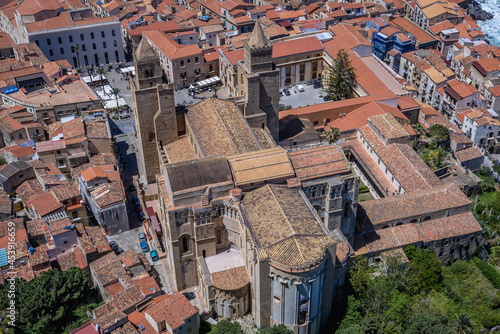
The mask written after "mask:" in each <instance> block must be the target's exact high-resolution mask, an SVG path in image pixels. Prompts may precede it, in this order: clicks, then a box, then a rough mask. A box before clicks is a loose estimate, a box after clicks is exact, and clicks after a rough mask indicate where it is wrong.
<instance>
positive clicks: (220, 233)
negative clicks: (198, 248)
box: [216, 230, 222, 245]
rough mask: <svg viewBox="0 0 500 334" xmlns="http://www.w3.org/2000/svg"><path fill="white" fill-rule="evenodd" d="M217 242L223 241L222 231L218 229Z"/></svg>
mask: <svg viewBox="0 0 500 334" xmlns="http://www.w3.org/2000/svg"><path fill="white" fill-rule="evenodd" d="M216 234H217V244H218V245H220V244H221V243H222V232H221V230H217V232H216Z"/></svg>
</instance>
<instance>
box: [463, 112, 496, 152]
mask: <svg viewBox="0 0 500 334" xmlns="http://www.w3.org/2000/svg"><path fill="white" fill-rule="evenodd" d="M462 131H464V132H465V134H466V135H467V137H469V138H470V139H471V140H472V141H473V143H474V146H475V147H478V148H480V149H482V150H484V151H487V152H488V153H494V154H497V153H499V152H500V121H499V120H498V119H495V118H492V117H490V116H485V115H483V113H482V112H481V111H479V110H476V111H474V112H471V113H468V114H466V115H465V117H464V122H463V124H462Z"/></svg>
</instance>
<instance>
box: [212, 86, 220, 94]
mask: <svg viewBox="0 0 500 334" xmlns="http://www.w3.org/2000/svg"><path fill="white" fill-rule="evenodd" d="M219 89H220V86H219V85H215V86H212V90H213V91H214V97H217V92H218V91H219Z"/></svg>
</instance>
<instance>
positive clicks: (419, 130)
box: [411, 123, 427, 141]
mask: <svg viewBox="0 0 500 334" xmlns="http://www.w3.org/2000/svg"><path fill="white" fill-rule="evenodd" d="M411 127H412V128H413V131H415V134H416V135H417V141H418V140H420V137H422V136H425V134H426V133H427V131H426V130H425V127H424V126H423V125H422V124H420V123H416V124H413V125H412V126H411Z"/></svg>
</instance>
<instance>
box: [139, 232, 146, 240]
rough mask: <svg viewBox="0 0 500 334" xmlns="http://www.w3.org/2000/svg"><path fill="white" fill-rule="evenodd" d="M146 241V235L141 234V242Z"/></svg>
mask: <svg viewBox="0 0 500 334" xmlns="http://www.w3.org/2000/svg"><path fill="white" fill-rule="evenodd" d="M143 241H146V234H145V233H144V232H141V233H139V242H143Z"/></svg>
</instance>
